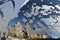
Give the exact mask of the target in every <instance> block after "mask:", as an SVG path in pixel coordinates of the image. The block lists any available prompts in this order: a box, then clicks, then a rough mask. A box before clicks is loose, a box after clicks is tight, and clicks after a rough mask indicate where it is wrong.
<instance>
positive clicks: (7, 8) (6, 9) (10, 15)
mask: <svg viewBox="0 0 60 40" xmlns="http://www.w3.org/2000/svg"><path fill="white" fill-rule="evenodd" d="M14 1H15V5H16V6H15V9H13V5H12V3H11V1H9V2H7V3H5V4H3V5H1V6H0V7H3V8H2V11H3V13H4V16H5V18H6V21H5V22H4V20H2V19H1V18H0V19H1V20H0V26H1V28H0V29H4V30H6V28H7V25H8V23H9V22H10V24H9V25H12V24H15V23H16V21H20V23H21V24H22V26H23V25H24V22H25V21H26V20H25V19H29V20H30V22H31V23H32V22H33V21H32V20H31V19H34V16H35V18H36V19H35V20H36V21H34V22H35V23H36V22H38V21H39V19H37V16H36V15H37V14H36V15H34V16H32V17H31V18H28V17H29V16H30V14H28V13H27V14H28V15H29V16H27V17H25V16H24V18H25V19H22V16H23V14H24V15H26V14H25V13H23V14H20V15H18V14H19V11H20V7H21V5H22V4H23V3H24V2H25V0H14ZM48 2H49V1H48ZM45 6H46V5H45ZM21 10H22V9H21ZM25 10H26V9H25ZM32 10H33V9H32ZM38 16H39V15H38ZM10 20H12V21H10ZM42 20H43V22H42V21H39V22H41V23H43V24H45V23H44V22H45V21H46V20H45V19H42ZM49 21H50V20H49ZM49 21H48V22H49ZM39 22H38V23H39ZM33 24H34V23H33ZM40 25H41V26H42V28H45V27H44V26H47V25H42V24H40ZM33 26H34V25H33ZM35 26H37V25H35ZM46 33H47V34H48V35H50V36H52V37H53V38H58V37H60V34H57V33H53V32H48V31H47V32H46Z"/></svg>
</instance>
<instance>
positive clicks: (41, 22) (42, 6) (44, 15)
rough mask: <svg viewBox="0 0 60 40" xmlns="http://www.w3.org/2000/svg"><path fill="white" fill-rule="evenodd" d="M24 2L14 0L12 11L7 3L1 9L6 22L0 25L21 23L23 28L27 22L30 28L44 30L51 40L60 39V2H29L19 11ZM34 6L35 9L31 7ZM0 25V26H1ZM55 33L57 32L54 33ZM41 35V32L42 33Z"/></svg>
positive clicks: (56, 0)
mask: <svg viewBox="0 0 60 40" xmlns="http://www.w3.org/2000/svg"><path fill="white" fill-rule="evenodd" d="M24 2H25V1H24V0H19V1H18V0H15V3H16V8H15V9H13V7H12V3H11V2H8V3H6V4H5V5H6V6H4V8H3V9H2V11H3V12H4V15H5V17H6V19H7V21H6V22H4V21H2V19H1V21H0V25H1V23H2V22H3V23H2V25H3V24H5V23H6V25H3V26H7V25H10V26H12V25H14V24H15V23H16V22H17V21H19V22H20V23H21V25H22V26H23V27H24V23H25V22H26V21H27V20H29V22H30V24H31V28H42V29H44V28H46V30H45V32H44V34H45V33H46V34H48V35H49V36H52V37H53V38H58V37H60V31H59V28H60V27H59V26H60V23H59V22H60V21H59V19H60V14H59V13H60V9H58V7H59V8H60V5H59V4H60V1H58V0H47V1H46V0H42V1H40V0H35V1H34V0H30V1H29V2H28V3H27V4H26V5H24V6H23V7H22V8H21V9H20V7H21V5H22V4H23V3H24ZM33 5H35V9H34V7H33ZM2 25H1V26H2ZM37 30H38V29H37ZM39 31H40V30H39ZM56 31H57V32H56ZM42 33H43V32H42Z"/></svg>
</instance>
